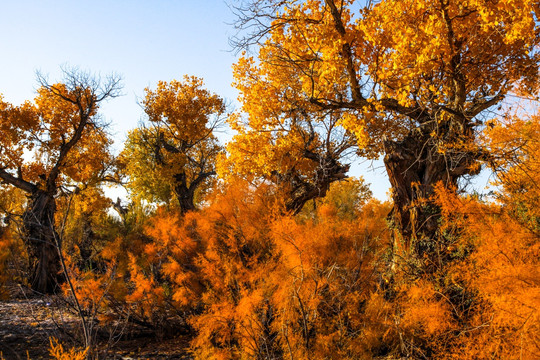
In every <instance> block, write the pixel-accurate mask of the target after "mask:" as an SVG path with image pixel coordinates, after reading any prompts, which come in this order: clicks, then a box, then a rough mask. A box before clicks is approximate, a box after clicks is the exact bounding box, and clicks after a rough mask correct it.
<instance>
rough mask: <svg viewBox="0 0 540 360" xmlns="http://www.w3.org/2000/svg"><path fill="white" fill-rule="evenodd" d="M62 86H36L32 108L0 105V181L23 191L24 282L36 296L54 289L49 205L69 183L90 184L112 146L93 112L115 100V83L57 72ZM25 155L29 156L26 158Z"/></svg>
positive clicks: (55, 256) (56, 263)
mask: <svg viewBox="0 0 540 360" xmlns="http://www.w3.org/2000/svg"><path fill="white" fill-rule="evenodd" d="M64 77H65V79H64V82H63V83H58V84H50V83H48V82H47V80H46V79H45V78H44V77H42V76H39V78H38V80H39V82H40V85H41V87H40V88H39V89H38V95H37V97H36V98H35V101H34V103H31V102H25V103H24V104H22V105H20V106H13V105H11V104H8V103H6V102H4V101H0V179H1V180H2V186H13V187H16V188H18V189H20V190H22V191H23V192H25V193H26V195H27V197H28V200H27V204H26V210H25V212H24V214H23V216H22V227H23V230H24V237H25V242H26V244H27V248H28V251H29V255H30V259H31V261H32V264H31V265H32V269H31V274H30V283H31V285H32V288H33V289H34V290H36V291H38V292H40V293H50V292H53V291H55V289H56V287H57V284H58V281H59V280H60V278H59V275H58V274H59V272H60V258H59V249H60V248H61V239H60V238H59V236H58V234H57V232H56V226H55V213H56V199H57V197H58V196H59V195H61V193H62V192H66V191H67V190H68V189H69V187H70V186H71V185H77V184H81V183H89V182H95V181H96V180H97V179H98V178H99V176H100V175H103V171H104V170H105V166H106V164H108V163H109V162H110V161H109V160H110V159H111V156H110V154H109V152H108V147H109V145H110V143H111V140H110V139H109V137H108V135H107V134H106V133H105V131H104V123H103V122H102V121H100V118H99V116H98V114H97V111H98V108H99V105H100V103H101V102H103V101H105V100H107V99H108V98H114V97H116V96H118V95H119V91H120V79H119V78H118V77H115V76H111V77H109V78H107V79H106V81H105V82H103V83H101V82H100V81H99V79H98V78H96V77H93V76H91V75H90V74H88V73H84V72H81V71H78V70H76V69H71V70H64ZM29 154H30V155H31V156H28V155H29Z"/></svg>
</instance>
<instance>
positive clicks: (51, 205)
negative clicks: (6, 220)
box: [23, 190, 62, 294]
mask: <svg viewBox="0 0 540 360" xmlns="http://www.w3.org/2000/svg"><path fill="white" fill-rule="evenodd" d="M55 211H56V201H55V199H54V196H53V195H52V194H50V193H48V192H45V191H42V190H37V191H35V192H33V193H32V194H31V196H30V198H29V204H28V208H27V210H26V211H25V213H24V215H23V226H24V233H25V240H26V243H27V247H28V251H29V255H30V259H31V273H30V284H31V286H32V289H33V290H35V291H37V292H39V293H42V294H51V293H54V292H55V291H56V289H57V287H58V285H59V284H60V283H61V282H62V276H61V275H60V270H61V265H60V256H59V253H58V251H59V249H58V247H59V246H60V238H59V236H58V234H57V233H56V231H55V227H54V225H55V224H54V213H55Z"/></svg>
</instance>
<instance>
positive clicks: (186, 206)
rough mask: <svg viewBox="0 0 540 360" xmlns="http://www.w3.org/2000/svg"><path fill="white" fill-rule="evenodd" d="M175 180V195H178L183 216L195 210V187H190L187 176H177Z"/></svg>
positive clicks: (182, 174)
mask: <svg viewBox="0 0 540 360" xmlns="http://www.w3.org/2000/svg"><path fill="white" fill-rule="evenodd" d="M174 180H175V181H176V183H175V186H174V194H175V195H176V198H177V200H178V204H179V205H180V211H181V212H182V214H185V213H186V212H188V211H193V210H195V201H194V197H195V187H194V186H188V184H187V179H186V174H184V173H181V174H176V175H175V176H174Z"/></svg>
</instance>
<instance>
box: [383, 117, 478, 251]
mask: <svg viewBox="0 0 540 360" xmlns="http://www.w3.org/2000/svg"><path fill="white" fill-rule="evenodd" d="M447 125H448V126H447V128H448V130H447V131H446V133H445V137H446V140H447V142H446V144H452V143H458V142H459V140H464V139H465V140H469V141H472V131H471V130H470V128H463V127H461V130H462V131H459V132H456V131H454V129H453V126H452V122H449V123H448V124H447ZM454 128H455V126H454ZM420 130H424V131H412V132H410V133H409V134H408V135H407V136H406V137H405V138H404V139H403V140H401V141H386V142H385V150H386V155H385V157H384V164H385V166H386V170H387V173H388V177H389V180H390V184H391V185H392V197H393V200H394V208H393V212H392V220H393V221H394V225H395V226H396V228H397V229H399V232H400V234H401V236H402V238H403V240H405V244H404V245H405V247H406V248H405V250H406V251H408V250H412V251H413V253H414V254H415V255H416V256H423V255H424V254H425V253H426V251H429V249H427V248H425V247H423V246H422V245H421V244H422V243H424V244H425V241H424V242H417V241H416V240H419V239H424V240H433V239H435V238H436V236H437V231H438V222H439V219H440V214H439V210H438V207H437V205H436V204H435V202H434V199H433V195H434V191H435V186H436V185H437V184H438V183H442V184H443V185H444V186H445V187H447V188H456V187H457V183H458V180H459V179H460V178H461V177H462V176H464V175H474V174H476V173H477V172H478V171H479V168H477V167H474V166H473V165H474V164H475V163H476V162H477V161H478V160H479V159H481V158H482V154H480V153H479V152H478V151H470V150H467V149H465V148H460V147H459V146H456V147H455V148H453V149H452V148H451V147H450V148H449V150H447V151H445V150H444V149H442V148H441V147H439V146H438V144H437V140H436V139H434V138H433V137H432V136H430V131H431V129H429V128H427V127H426V128H424V129H422V128H420ZM413 243H414V248H413V249H410V248H409V247H410V246H411V245H412V244H413Z"/></svg>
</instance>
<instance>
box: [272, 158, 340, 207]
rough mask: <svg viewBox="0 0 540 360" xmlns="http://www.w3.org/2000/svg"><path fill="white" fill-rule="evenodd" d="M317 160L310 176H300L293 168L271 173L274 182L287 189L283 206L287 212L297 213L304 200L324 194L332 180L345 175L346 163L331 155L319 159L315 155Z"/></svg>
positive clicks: (304, 202)
mask: <svg viewBox="0 0 540 360" xmlns="http://www.w3.org/2000/svg"><path fill="white" fill-rule="evenodd" d="M317 160H318V164H319V166H318V168H317V170H316V171H315V172H314V176H313V177H312V178H307V177H305V176H301V175H300V174H299V173H298V172H297V171H296V170H295V169H292V170H290V171H289V172H287V173H286V174H278V173H277V172H275V173H274V174H273V175H274V178H275V179H276V182H277V183H278V184H284V185H285V187H286V189H287V198H288V199H287V201H286V202H285V208H286V210H287V211H288V212H292V213H294V214H298V213H299V212H300V211H301V210H302V208H303V207H304V205H305V204H306V202H308V201H309V200H312V199H315V198H318V197H323V196H325V195H326V193H327V191H328V189H329V188H330V185H331V184H332V183H333V182H335V181H339V180H343V179H345V178H346V177H347V172H348V171H349V167H350V166H349V165H348V164H341V163H340V162H339V161H338V160H337V159H336V158H334V157H333V156H328V157H325V158H323V159H321V157H320V156H319V155H317Z"/></svg>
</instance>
